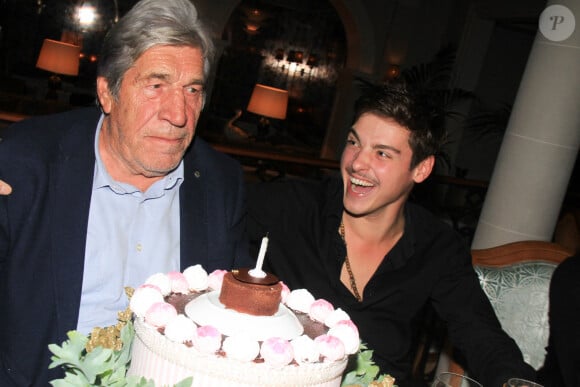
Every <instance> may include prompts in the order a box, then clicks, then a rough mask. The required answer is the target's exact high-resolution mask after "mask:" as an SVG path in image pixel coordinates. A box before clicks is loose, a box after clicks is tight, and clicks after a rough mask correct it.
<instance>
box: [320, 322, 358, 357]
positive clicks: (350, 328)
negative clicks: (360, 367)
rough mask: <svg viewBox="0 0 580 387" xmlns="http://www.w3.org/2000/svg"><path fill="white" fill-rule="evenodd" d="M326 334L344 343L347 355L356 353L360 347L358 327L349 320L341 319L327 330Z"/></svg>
mask: <svg viewBox="0 0 580 387" xmlns="http://www.w3.org/2000/svg"><path fill="white" fill-rule="evenodd" d="M328 335H330V336H334V337H336V338H338V339H340V341H342V344H344V351H345V352H346V354H347V355H352V354H353V353H356V352H357V351H358V349H359V347H360V337H359V333H358V328H357V327H356V325H355V324H354V323H353V322H352V321H351V320H341V321H339V322H338V323H337V324H336V325H335V326H333V327H332V328H330V329H329V330H328Z"/></svg>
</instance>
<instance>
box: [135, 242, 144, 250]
mask: <svg viewBox="0 0 580 387" xmlns="http://www.w3.org/2000/svg"><path fill="white" fill-rule="evenodd" d="M136 250H137V251H141V250H143V246H142V245H141V243H137V246H136Z"/></svg>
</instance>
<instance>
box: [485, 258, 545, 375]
mask: <svg viewBox="0 0 580 387" xmlns="http://www.w3.org/2000/svg"><path fill="white" fill-rule="evenodd" d="M555 268H556V265H555V264H553V263H548V262H523V263H517V264H513V265H510V266H504V267H484V266H475V271H476V272H477V274H478V276H479V281H480V284H481V287H482V288H483V290H484V291H485V293H486V294H487V296H488V298H489V300H490V301H491V304H492V306H493V308H494V309H495V312H496V314H497V317H498V319H499V321H500V322H501V325H502V327H503V329H504V330H505V331H506V332H507V333H508V334H509V335H510V336H511V337H512V338H513V339H514V340H515V341H516V343H517V344H518V346H519V347H520V349H521V351H522V353H523V355H524V360H525V361H526V362H527V363H528V364H530V365H531V366H532V367H534V368H535V369H538V368H540V367H541V366H542V364H543V363H544V357H545V355H546V351H545V348H546V346H547V344H548V337H549V323H548V305H549V298H548V296H549V289H550V279H551V278H552V273H553V272H554V269H555Z"/></svg>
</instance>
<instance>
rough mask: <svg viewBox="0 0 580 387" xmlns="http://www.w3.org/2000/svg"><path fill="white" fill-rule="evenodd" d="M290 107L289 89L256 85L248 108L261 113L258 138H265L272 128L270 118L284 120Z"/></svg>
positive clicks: (252, 111) (250, 110)
mask: <svg viewBox="0 0 580 387" xmlns="http://www.w3.org/2000/svg"><path fill="white" fill-rule="evenodd" d="M287 109H288V91H287V90H282V89H277V88H275V87H270V86H265V85H261V84H259V83H257V84H256V86H254V91H253V92H252V96H251V97H250V102H249V103H248V108H247V110H248V111H249V112H251V113H255V114H258V115H260V121H259V123H258V133H257V135H256V138H257V139H264V138H265V137H266V135H267V134H268V131H269V128H270V120H269V118H276V119H279V120H283V119H285V118H286V111H287Z"/></svg>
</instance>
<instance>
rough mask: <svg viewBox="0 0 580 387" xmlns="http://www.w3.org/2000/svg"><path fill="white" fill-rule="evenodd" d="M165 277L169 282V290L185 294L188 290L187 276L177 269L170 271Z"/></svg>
mask: <svg viewBox="0 0 580 387" xmlns="http://www.w3.org/2000/svg"><path fill="white" fill-rule="evenodd" d="M167 277H168V278H169V281H170V282H171V291H172V292H174V293H181V294H187V293H188V292H189V283H188V282H187V278H185V276H184V275H183V273H180V272H178V271H170V272H169V273H167Z"/></svg>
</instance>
